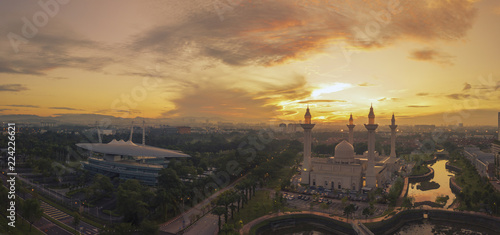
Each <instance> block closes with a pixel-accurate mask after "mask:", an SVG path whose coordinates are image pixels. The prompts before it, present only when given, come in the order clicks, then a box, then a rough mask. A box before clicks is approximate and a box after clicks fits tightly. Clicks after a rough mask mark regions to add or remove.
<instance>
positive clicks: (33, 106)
mask: <svg viewBox="0 0 500 235" xmlns="http://www.w3.org/2000/svg"><path fill="white" fill-rule="evenodd" d="M4 106H9V107H18V108H40V106H38V105H30V104H9V105H4Z"/></svg>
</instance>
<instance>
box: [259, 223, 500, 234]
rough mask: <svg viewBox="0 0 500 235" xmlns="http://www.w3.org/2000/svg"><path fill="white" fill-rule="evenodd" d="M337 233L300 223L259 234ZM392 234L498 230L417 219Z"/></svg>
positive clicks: (461, 232)
mask: <svg viewBox="0 0 500 235" xmlns="http://www.w3.org/2000/svg"><path fill="white" fill-rule="evenodd" d="M330 234H337V233H336V232H335V231H328V230H325V229H321V228H315V226H314V225H309V224H301V225H298V226H296V227H293V228H286V229H279V230H276V231H272V230H270V229H269V230H267V231H263V232H262V233H260V235H330ZM394 234H396V235H415V234H422V235H424V234H425V235H427V234H450V235H451V234H453V235H489V234H498V231H493V230H489V229H486V228H482V227H479V226H474V225H464V224H457V223H450V222H441V221H429V220H424V221H419V222H411V223H407V224H405V225H404V226H403V227H401V228H400V229H399V230H398V231H396V232H395V233H394Z"/></svg>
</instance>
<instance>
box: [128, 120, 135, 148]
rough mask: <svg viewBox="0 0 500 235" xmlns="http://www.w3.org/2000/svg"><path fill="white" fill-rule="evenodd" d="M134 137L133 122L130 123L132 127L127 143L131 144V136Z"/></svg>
mask: <svg viewBox="0 0 500 235" xmlns="http://www.w3.org/2000/svg"><path fill="white" fill-rule="evenodd" d="M133 135H134V122H132V127H130V138H128V141H130V143H132V136H133Z"/></svg>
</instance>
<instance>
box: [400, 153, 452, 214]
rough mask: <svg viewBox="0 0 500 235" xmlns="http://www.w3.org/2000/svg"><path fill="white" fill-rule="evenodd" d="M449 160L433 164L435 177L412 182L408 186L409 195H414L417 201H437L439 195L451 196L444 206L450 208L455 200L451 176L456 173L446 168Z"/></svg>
mask: <svg viewBox="0 0 500 235" xmlns="http://www.w3.org/2000/svg"><path fill="white" fill-rule="evenodd" d="M447 161H448V160H438V161H436V163H434V164H432V165H431V167H432V169H434V178H433V179H431V180H428V181H424V182H419V183H411V184H410V187H409V188H408V196H411V197H414V198H415V202H424V201H430V202H435V200H436V198H437V197H438V196H442V195H444V196H449V197H450V198H449V199H448V201H447V202H446V205H445V206H444V208H448V207H449V206H450V205H451V204H452V203H453V200H455V194H454V193H453V192H451V189H450V177H452V176H454V175H455V174H454V173H453V172H450V171H448V170H447V169H446V162H447Z"/></svg>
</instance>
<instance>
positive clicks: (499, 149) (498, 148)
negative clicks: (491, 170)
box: [491, 140, 500, 179]
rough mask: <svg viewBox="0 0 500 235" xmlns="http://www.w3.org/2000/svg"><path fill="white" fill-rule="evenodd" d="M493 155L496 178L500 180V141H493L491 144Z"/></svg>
mask: <svg viewBox="0 0 500 235" xmlns="http://www.w3.org/2000/svg"><path fill="white" fill-rule="evenodd" d="M491 153H492V154H494V155H495V176H496V177H497V179H500V141H499V140H496V141H493V143H492V144H491Z"/></svg>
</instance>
